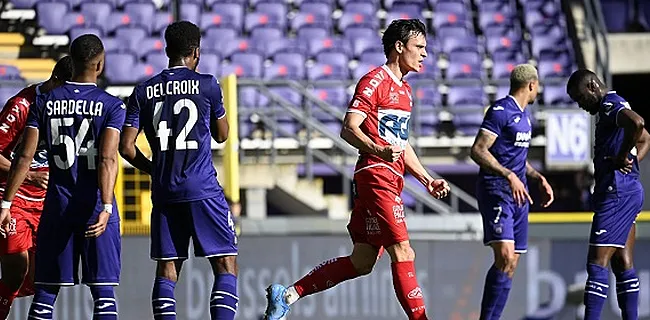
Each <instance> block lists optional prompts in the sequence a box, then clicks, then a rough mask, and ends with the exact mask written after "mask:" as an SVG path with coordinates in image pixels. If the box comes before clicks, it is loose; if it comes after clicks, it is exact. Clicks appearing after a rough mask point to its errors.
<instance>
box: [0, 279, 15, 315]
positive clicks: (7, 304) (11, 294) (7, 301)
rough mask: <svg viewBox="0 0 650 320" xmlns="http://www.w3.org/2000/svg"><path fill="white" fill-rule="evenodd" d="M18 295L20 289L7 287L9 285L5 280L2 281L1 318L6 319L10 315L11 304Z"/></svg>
mask: <svg viewBox="0 0 650 320" xmlns="http://www.w3.org/2000/svg"><path fill="white" fill-rule="evenodd" d="M17 295H18V291H12V290H11V289H9V287H7V285H5V284H4V282H2V281H0V319H1V320H4V319H7V316H9V310H10V309H11V304H12V303H13V302H14V299H16V296H17Z"/></svg>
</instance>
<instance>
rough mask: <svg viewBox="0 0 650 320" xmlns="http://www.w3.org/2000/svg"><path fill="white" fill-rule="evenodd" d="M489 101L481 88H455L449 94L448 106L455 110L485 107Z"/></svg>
mask: <svg viewBox="0 0 650 320" xmlns="http://www.w3.org/2000/svg"><path fill="white" fill-rule="evenodd" d="M487 103H488V100H487V96H486V95H485V91H483V88H482V87H481V86H454V87H450V88H449V92H447V104H448V105H449V106H450V107H452V108H454V109H466V108H468V106H469V107H470V108H471V106H476V105H479V106H485V105H487Z"/></svg>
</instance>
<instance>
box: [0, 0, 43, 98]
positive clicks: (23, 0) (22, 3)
mask: <svg viewBox="0 0 650 320" xmlns="http://www.w3.org/2000/svg"><path fill="white" fill-rule="evenodd" d="M37 2H38V0H11V4H12V5H13V6H14V8H15V9H32V8H34V5H36V3H37ZM2 101H5V100H2Z"/></svg>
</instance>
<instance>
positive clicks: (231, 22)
mask: <svg viewBox="0 0 650 320" xmlns="http://www.w3.org/2000/svg"><path fill="white" fill-rule="evenodd" d="M199 27H200V28H201V29H207V28H210V27H230V28H233V29H235V30H238V29H241V25H237V20H236V19H235V18H233V17H232V16H230V15H227V14H221V13H216V12H204V13H202V14H201V22H200V24H199Z"/></svg>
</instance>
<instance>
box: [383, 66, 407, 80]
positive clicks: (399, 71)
mask: <svg viewBox="0 0 650 320" xmlns="http://www.w3.org/2000/svg"><path fill="white" fill-rule="evenodd" d="M386 67H388V69H389V70H390V71H391V72H392V73H393V74H394V75H395V77H396V78H397V79H399V80H400V81H401V80H402V78H403V77H404V74H405V73H404V72H402V69H401V68H400V66H399V62H397V61H393V62H386Z"/></svg>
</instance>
